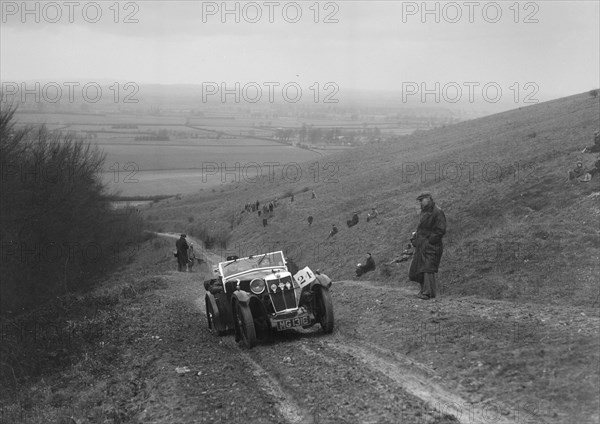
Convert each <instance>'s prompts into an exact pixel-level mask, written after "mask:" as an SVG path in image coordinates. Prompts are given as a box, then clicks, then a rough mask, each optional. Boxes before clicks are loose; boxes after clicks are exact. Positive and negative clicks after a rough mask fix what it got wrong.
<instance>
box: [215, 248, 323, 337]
mask: <svg viewBox="0 0 600 424" xmlns="http://www.w3.org/2000/svg"><path fill="white" fill-rule="evenodd" d="M215 273H217V274H218V276H217V277H216V278H213V279H210V280H207V281H205V282H204V288H205V289H206V296H205V302H206V319H207V321H208V328H209V330H211V331H212V332H213V333H215V334H217V335H223V334H225V333H226V332H227V330H230V329H233V330H235V337H236V341H238V342H242V343H243V345H244V346H246V347H247V348H251V347H252V346H254V345H256V343H257V342H258V341H265V340H269V339H270V338H271V336H272V335H273V333H274V332H277V331H282V330H289V329H292V328H309V327H312V326H313V325H315V324H317V323H319V324H320V325H321V327H322V329H323V331H324V332H325V333H331V332H332V331H333V304H332V302H331V294H330V293H329V288H330V287H331V279H330V278H329V277H327V276H326V275H325V274H321V273H319V272H318V271H317V272H316V273H315V272H313V271H312V270H311V269H310V268H308V267H305V268H303V269H300V270H299V271H298V272H296V273H295V274H294V275H292V273H291V272H290V270H289V269H288V264H287V262H286V259H285V257H284V255H283V252H281V251H278V252H271V253H264V254H260V255H254V256H248V257H246V258H238V257H236V256H231V257H228V258H227V261H225V262H220V263H219V266H218V269H216V270H215Z"/></svg>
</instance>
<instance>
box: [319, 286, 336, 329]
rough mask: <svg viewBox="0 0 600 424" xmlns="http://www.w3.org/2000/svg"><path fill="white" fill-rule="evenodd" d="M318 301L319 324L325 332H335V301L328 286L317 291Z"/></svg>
mask: <svg viewBox="0 0 600 424" xmlns="http://www.w3.org/2000/svg"><path fill="white" fill-rule="evenodd" d="M316 303H317V308H318V311H319V324H321V328H323V332H324V333H325V334H329V333H331V332H333V322H334V318H333V302H332V300H331V294H330V293H329V290H328V289H326V288H324V287H323V288H321V289H319V290H318V291H317V293H316Z"/></svg>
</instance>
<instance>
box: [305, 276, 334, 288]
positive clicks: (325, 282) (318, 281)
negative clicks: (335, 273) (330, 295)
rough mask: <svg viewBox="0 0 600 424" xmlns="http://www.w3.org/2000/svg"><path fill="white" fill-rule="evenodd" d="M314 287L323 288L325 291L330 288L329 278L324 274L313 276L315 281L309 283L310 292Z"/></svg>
mask: <svg viewBox="0 0 600 424" xmlns="http://www.w3.org/2000/svg"><path fill="white" fill-rule="evenodd" d="M315 285H319V286H323V287H325V288H326V289H328V288H330V287H331V278H329V277H328V276H327V275H325V274H315V281H313V282H312V283H311V287H310V288H311V290H312V289H313V288H314V286H315Z"/></svg>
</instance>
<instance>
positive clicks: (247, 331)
mask: <svg viewBox="0 0 600 424" xmlns="http://www.w3.org/2000/svg"><path fill="white" fill-rule="evenodd" d="M235 308H236V314H235V316H236V318H235V319H236V326H237V330H238V331H239V334H240V336H241V341H242V343H243V344H244V346H245V347H246V348H248V349H250V348H252V347H254V346H255V345H256V329H255V328H254V320H253V319H252V312H250V308H249V307H248V306H245V305H242V304H241V303H240V302H236V304H235Z"/></svg>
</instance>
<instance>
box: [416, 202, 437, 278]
mask: <svg viewBox="0 0 600 424" xmlns="http://www.w3.org/2000/svg"><path fill="white" fill-rule="evenodd" d="M444 234H446V215H444V211H442V210H441V209H440V208H438V207H437V206H436V205H435V203H433V202H431V203H430V204H429V205H427V207H426V208H425V209H423V210H422V211H421V216H420V220H419V226H418V227H417V234H416V236H415V237H416V240H415V253H414V255H413V259H412V262H411V263H410V270H409V271H408V278H410V279H411V280H412V281H418V282H421V280H422V279H423V273H424V272H438V267H439V266H440V260H441V259H442V253H443V251H444V246H443V244H442V237H444Z"/></svg>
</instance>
